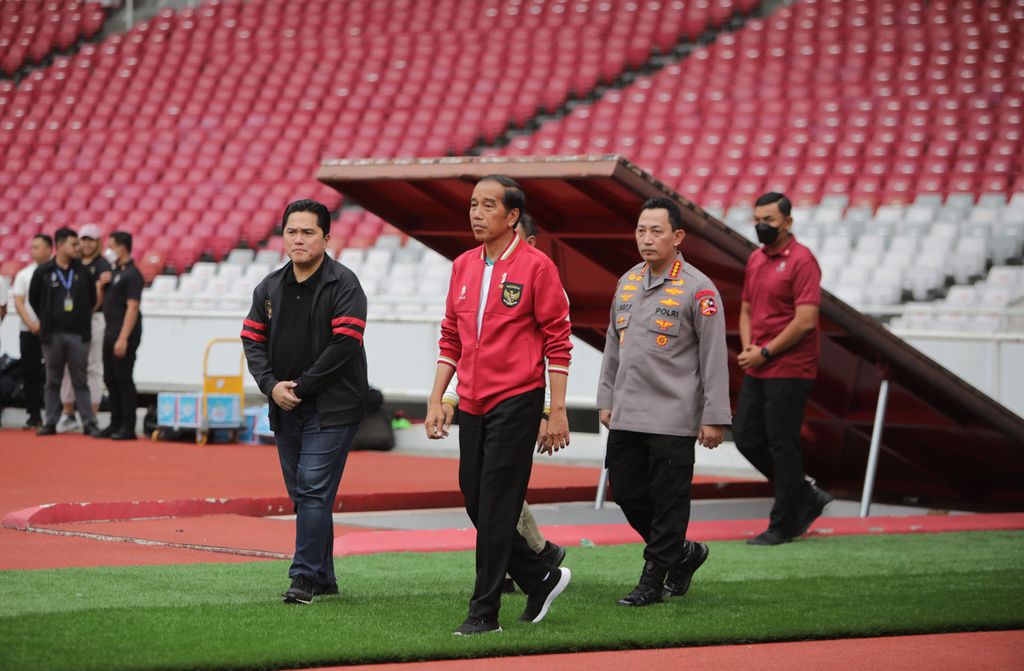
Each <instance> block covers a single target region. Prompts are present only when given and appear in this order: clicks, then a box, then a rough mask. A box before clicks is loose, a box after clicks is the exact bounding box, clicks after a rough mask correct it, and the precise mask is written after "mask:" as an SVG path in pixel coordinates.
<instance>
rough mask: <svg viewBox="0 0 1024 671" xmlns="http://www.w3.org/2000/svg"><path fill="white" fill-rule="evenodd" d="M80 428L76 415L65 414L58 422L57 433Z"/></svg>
mask: <svg viewBox="0 0 1024 671" xmlns="http://www.w3.org/2000/svg"><path fill="white" fill-rule="evenodd" d="M77 430H78V419H77V418H76V417H75V416H74V415H64V416H62V417H61V418H60V421H59V422H57V433H67V432H68V431H77Z"/></svg>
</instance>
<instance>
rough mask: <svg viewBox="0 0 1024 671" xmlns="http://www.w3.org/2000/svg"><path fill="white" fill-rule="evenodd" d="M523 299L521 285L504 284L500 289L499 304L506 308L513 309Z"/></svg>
mask: <svg viewBox="0 0 1024 671" xmlns="http://www.w3.org/2000/svg"><path fill="white" fill-rule="evenodd" d="M522 297H523V285H522V284H513V283H512V282H505V284H503V285H502V289H501V302H502V303H503V304H504V305H505V307H507V308H514V307H515V306H517V305H519V301H520V300H521V299H522Z"/></svg>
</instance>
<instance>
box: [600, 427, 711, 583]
mask: <svg viewBox="0 0 1024 671" xmlns="http://www.w3.org/2000/svg"><path fill="white" fill-rule="evenodd" d="M696 442H697V438H696V436H689V437H680V436H664V435H660V434H654V433H639V432H636V431H619V430H616V429H613V430H611V431H609V432H608V452H607V456H606V457H605V465H606V466H607V467H608V481H609V483H610V484H611V487H612V497H613V498H614V499H615V503H617V504H619V507H620V508H622V512H623V514H625V516H626V519H627V520H628V521H629V525H630V526H631V527H633V529H634V530H635V531H636V532H637V533H638V534H640V537H641V538H643V539H644V542H645V543H647V546H646V547H645V548H644V560H645V561H651V562H654V563H655V565H657V566H658V568H661V569H665V570H668V569H670V568H672V567H673V566H675V565H676V564H678V563H679V560H681V559H682V558H683V555H684V554H685V552H686V528H687V527H688V526H689V524H690V483H691V481H692V480H693V446H694V444H695V443H696Z"/></svg>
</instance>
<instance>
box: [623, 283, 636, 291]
mask: <svg viewBox="0 0 1024 671" xmlns="http://www.w3.org/2000/svg"><path fill="white" fill-rule="evenodd" d="M622 290H623V291H636V290H637V286H636V285H635V284H627V285H626V286H624V287H622Z"/></svg>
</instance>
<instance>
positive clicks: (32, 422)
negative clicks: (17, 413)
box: [25, 417, 43, 431]
mask: <svg viewBox="0 0 1024 671" xmlns="http://www.w3.org/2000/svg"><path fill="white" fill-rule="evenodd" d="M42 426H43V420H41V419H39V418H38V417H29V418H28V421H27V422H25V430H26V431H36V430H38V429H39V428H41V427H42Z"/></svg>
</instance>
